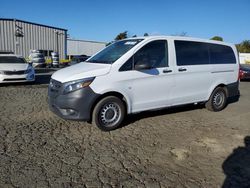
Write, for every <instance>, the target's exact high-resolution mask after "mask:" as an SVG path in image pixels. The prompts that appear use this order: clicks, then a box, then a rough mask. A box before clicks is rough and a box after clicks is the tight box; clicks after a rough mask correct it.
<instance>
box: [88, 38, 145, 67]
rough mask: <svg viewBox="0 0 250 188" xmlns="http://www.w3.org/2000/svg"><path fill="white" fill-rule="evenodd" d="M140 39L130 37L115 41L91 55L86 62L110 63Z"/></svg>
mask: <svg viewBox="0 0 250 188" xmlns="http://www.w3.org/2000/svg"><path fill="white" fill-rule="evenodd" d="M141 41H142V39H130V40H121V41H118V42H115V43H113V44H111V45H109V46H108V47H106V48H105V49H103V50H102V51H100V52H99V53H98V54H96V55H95V56H93V57H91V58H90V59H89V60H88V61H87V62H89V63H103V64H112V63H114V62H115V61H116V60H117V59H119V58H120V57H121V56H123V55H124V54H125V53H126V52H127V51H129V50H130V49H131V48H133V47H134V46H135V45H137V44H138V43H139V42H141Z"/></svg>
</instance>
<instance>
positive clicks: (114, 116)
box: [92, 96, 125, 131]
mask: <svg viewBox="0 0 250 188" xmlns="http://www.w3.org/2000/svg"><path fill="white" fill-rule="evenodd" d="M124 116H125V106H124V103H123V102H122V101H121V100H120V99H119V98H117V97H114V96H108V97H105V98H103V99H101V100H100V101H99V102H98V103H97V104H96V106H95V108H94V110H93V113H92V124H94V125H96V126H97V127H98V128H99V129H101V130H102V131H111V130H114V129H116V128H118V127H119V126H120V125H121V123H122V121H123V119H124Z"/></svg>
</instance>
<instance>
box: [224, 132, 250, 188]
mask: <svg viewBox="0 0 250 188" xmlns="http://www.w3.org/2000/svg"><path fill="white" fill-rule="evenodd" d="M244 142H245V146H243V147H238V148H236V149H234V151H233V153H232V154H230V155H229V156H228V158H227V159H226V160H225V161H224V163H223V165H222V169H223V171H224V173H225V175H226V179H225V181H224V183H223V185H222V188H249V187H250V136H246V137H245V139H244Z"/></svg>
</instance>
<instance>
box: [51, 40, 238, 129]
mask: <svg viewBox="0 0 250 188" xmlns="http://www.w3.org/2000/svg"><path fill="white" fill-rule="evenodd" d="M238 62H239V60H238V56H237V51H236V48H235V46H234V45H232V44H228V43H224V42H219V41H211V40H203V39H195V38H187V37H176V36H151V37H142V38H130V39H125V40H120V41H117V42H115V43H113V44H111V45H109V46H108V47H106V48H105V49H103V50H102V51H100V52H98V53H97V54H95V55H94V56H92V57H91V58H89V59H88V60H87V61H86V62H84V63H79V64H76V65H74V66H71V67H68V68H64V69H61V70H59V71H57V72H55V73H54V74H53V75H52V79H51V81H50V85H49V106H50V109H51V110H52V111H53V112H54V113H56V114H57V115H59V116H60V117H62V118H64V119H72V120H84V121H92V123H93V124H95V125H97V126H98V127H99V128H100V129H102V130H104V131H110V130H113V129H115V128H117V127H118V126H120V124H121V123H122V121H123V119H124V117H125V115H126V114H131V113H137V112H141V111H146V110H154V109H160V108H164V107H170V106H176V105H183V104H190V103H205V106H206V107H207V109H209V110H211V111H220V110H222V109H223V108H224V107H225V106H226V104H227V100H228V98H229V97H233V96H238V95H239V89H238V86H239V63H238Z"/></svg>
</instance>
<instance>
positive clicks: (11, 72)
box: [0, 54, 35, 83]
mask: <svg viewBox="0 0 250 188" xmlns="http://www.w3.org/2000/svg"><path fill="white" fill-rule="evenodd" d="M33 81H35V71H34V68H33V67H32V65H31V64H30V63H27V61H26V60H25V59H24V58H23V57H22V56H19V55H14V54H0V83H10V82H33Z"/></svg>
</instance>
